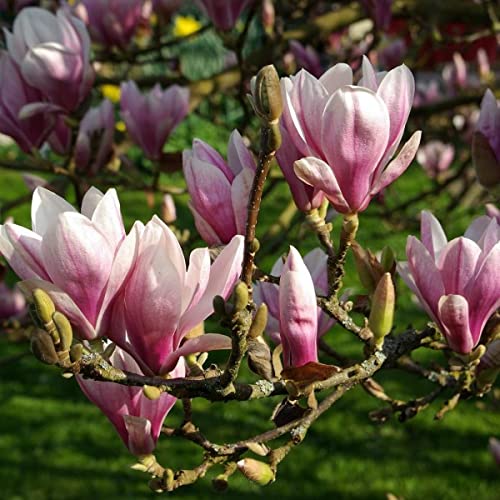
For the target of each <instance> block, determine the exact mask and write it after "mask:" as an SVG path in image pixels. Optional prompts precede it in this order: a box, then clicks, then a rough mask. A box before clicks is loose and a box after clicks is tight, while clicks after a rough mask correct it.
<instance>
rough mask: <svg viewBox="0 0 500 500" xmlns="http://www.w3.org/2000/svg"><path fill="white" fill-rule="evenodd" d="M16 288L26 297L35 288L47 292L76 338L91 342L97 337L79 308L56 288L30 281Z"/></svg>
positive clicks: (46, 283)
mask: <svg viewBox="0 0 500 500" xmlns="http://www.w3.org/2000/svg"><path fill="white" fill-rule="evenodd" d="M18 287H19V289H20V290H21V291H22V292H23V293H24V295H25V296H26V297H30V296H31V295H32V294H33V290H35V288H41V289H42V290H44V291H45V292H47V293H48V294H49V296H50V298H51V299H52V300H53V302H54V304H55V306H56V310H57V311H60V312H62V313H63V314H64V315H65V316H66V317H67V318H68V319H69V321H70V323H71V326H72V327H73V330H74V331H75V335H76V337H77V338H79V339H80V340H93V339H95V338H96V337H97V333H96V331H95V329H94V327H93V326H92V325H91V324H90V322H89V320H88V319H87V318H86V317H85V316H84V315H83V313H82V311H81V310H80V308H79V307H78V306H77V305H76V304H75V302H74V301H73V299H72V298H71V297H70V296H69V295H68V294H67V293H66V292H64V290H61V288H59V287H58V286H56V285H54V284H53V283H49V282H48V281H43V280H38V279H32V280H26V281H21V282H20V283H18Z"/></svg>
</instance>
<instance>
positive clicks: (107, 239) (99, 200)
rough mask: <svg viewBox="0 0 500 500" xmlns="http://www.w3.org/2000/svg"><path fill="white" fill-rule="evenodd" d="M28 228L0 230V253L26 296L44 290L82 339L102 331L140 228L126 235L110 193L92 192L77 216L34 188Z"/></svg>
mask: <svg viewBox="0 0 500 500" xmlns="http://www.w3.org/2000/svg"><path fill="white" fill-rule="evenodd" d="M31 220H32V230H29V229H26V228H24V227H22V226H19V225H17V224H13V223H6V224H4V225H2V226H0V252H1V253H2V254H3V256H4V257H5V258H6V259H7V261H8V263H9V264H10V266H11V267H12V269H13V270H14V271H15V272H16V274H17V275H18V276H19V277H20V278H21V279H22V280H25V281H23V282H22V283H21V284H20V286H21V288H22V290H23V291H24V292H25V293H26V294H28V295H29V294H30V292H31V291H32V290H33V289H35V288H42V289H44V290H45V291H46V292H47V293H48V294H49V295H50V297H51V298H52V300H53V301H54V303H55V305H56V308H57V310H59V311H61V312H62V313H63V314H65V315H66V316H67V317H68V318H69V320H70V321H71V323H72V325H73V326H74V328H75V330H76V333H77V335H78V336H79V337H80V338H81V339H87V340H90V339H93V338H96V337H98V336H102V335H105V334H106V333H107V328H108V322H109V313H110V310H111V306H112V303H113V299H114V298H115V296H116V294H117V293H118V292H119V291H120V289H121V287H122V285H123V283H124V281H125V280H126V278H127V276H128V274H129V272H130V269H131V266H132V264H133V262H134V258H135V251H136V246H137V237H138V234H139V228H140V226H141V225H140V224H139V223H136V224H135V225H134V227H133V228H132V230H131V231H130V233H129V235H128V236H126V234H125V229H124V227H123V221H122V217H121V214H120V203H119V201H118V197H117V195H116V191H115V190H114V189H110V190H108V191H107V192H106V194H103V193H101V192H100V191H99V190H98V189H95V188H91V189H89V190H88V191H87V193H86V194H85V196H84V198H83V202H82V210H81V213H80V212H78V211H77V210H75V208H74V207H73V206H71V205H70V204H69V203H68V202H67V201H65V200H64V199H63V198H61V197H59V196H58V195H56V194H54V193H53V192H51V191H49V190H47V189H45V188H43V187H39V188H37V189H36V190H35V191H34V193H33V201H32V205H31Z"/></svg>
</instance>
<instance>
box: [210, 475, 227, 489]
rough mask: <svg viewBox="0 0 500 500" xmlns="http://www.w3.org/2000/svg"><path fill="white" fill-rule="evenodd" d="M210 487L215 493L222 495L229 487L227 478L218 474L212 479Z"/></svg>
mask: <svg viewBox="0 0 500 500" xmlns="http://www.w3.org/2000/svg"><path fill="white" fill-rule="evenodd" d="M212 486H213V488H214V490H215V491H217V492H219V493H223V492H224V491H226V490H227V488H228V486H229V482H228V480H227V476H226V475H225V474H219V475H218V476H217V477H215V478H214V479H212Z"/></svg>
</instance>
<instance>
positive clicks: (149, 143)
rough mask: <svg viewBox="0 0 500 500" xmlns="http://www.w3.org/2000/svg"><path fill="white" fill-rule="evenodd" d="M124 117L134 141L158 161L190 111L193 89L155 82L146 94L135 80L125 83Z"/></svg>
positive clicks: (123, 86)
mask: <svg viewBox="0 0 500 500" xmlns="http://www.w3.org/2000/svg"><path fill="white" fill-rule="evenodd" d="M120 105H121V116H122V118H123V121H124V122H125V125H126V126H127V130H128V133H129V134H130V137H131V138H132V140H133V141H134V142H135V143H136V144H137V145H138V146H139V147H140V148H141V149H142V150H143V151H144V153H145V154H146V156H147V157H148V158H149V159H151V160H158V159H159V158H160V156H161V154H162V150H163V145H164V144H165V141H166V140H167V139H168V137H169V135H170V134H171V133H172V132H173V130H174V129H175V128H176V127H177V125H179V123H180V122H181V121H182V120H183V119H184V118H185V117H186V115H187V114H188V111H189V90H188V89H185V88H182V87H179V86H178V85H172V86H170V87H168V88H167V89H166V90H165V91H162V89H161V87H160V85H155V87H153V89H152V90H150V91H149V92H148V93H147V94H146V95H143V94H141V93H140V91H139V89H138V88H137V85H136V84H135V82H133V81H129V82H124V83H122V85H121V99H120Z"/></svg>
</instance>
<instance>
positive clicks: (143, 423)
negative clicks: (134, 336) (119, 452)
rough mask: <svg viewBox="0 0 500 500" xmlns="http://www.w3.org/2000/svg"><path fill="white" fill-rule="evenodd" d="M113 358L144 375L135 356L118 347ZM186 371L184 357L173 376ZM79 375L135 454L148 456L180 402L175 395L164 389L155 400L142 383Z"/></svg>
mask: <svg viewBox="0 0 500 500" xmlns="http://www.w3.org/2000/svg"><path fill="white" fill-rule="evenodd" d="M110 362H111V364H112V365H113V366H114V367H115V368H118V369H120V370H126V371H127V372H130V373H135V374H138V375H143V372H142V371H141V369H140V367H139V365H138V364H137V363H136V362H135V361H134V359H133V358H132V357H131V356H130V355H129V354H127V353H126V352H125V351H123V350H122V349H120V348H118V347H117V348H116V349H115V351H114V353H113V354H112V356H111V359H110ZM184 374H185V367H184V361H183V360H181V361H180V362H179V363H178V364H177V366H176V367H175V369H174V370H173V371H172V372H171V376H172V377H183V376H184ZM76 379H77V381H78V384H79V385H80V388H81V389H82V391H83V393H84V394H85V396H87V398H88V399H89V400H90V401H91V402H92V403H94V404H95V405H96V406H97V407H98V408H99V409H100V410H101V411H102V412H103V413H104V414H105V415H106V416H107V417H108V419H109V420H110V422H111V423H112V424H113V426H114V427H115V429H116V431H117V432H118V434H119V435H120V437H121V439H122V441H123V443H124V444H125V446H126V447H127V448H128V449H129V450H130V452H131V453H132V454H134V455H136V456H144V455H150V454H151V453H152V452H153V450H154V449H155V447H156V443H157V441H158V437H159V436H160V432H161V428H162V425H163V421H164V420H165V417H166V416H167V415H168V413H169V412H170V410H171V409H172V407H173V406H174V404H175V402H176V398H175V397H174V396H171V395H169V394H167V393H163V394H162V395H161V396H160V397H159V398H158V399H156V400H154V401H151V400H149V399H148V398H146V397H145V396H144V394H143V391H142V387H133V386H126V385H120V384H117V383H114V382H97V381H95V380H90V379H85V378H83V377H82V376H77V378H76Z"/></svg>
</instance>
